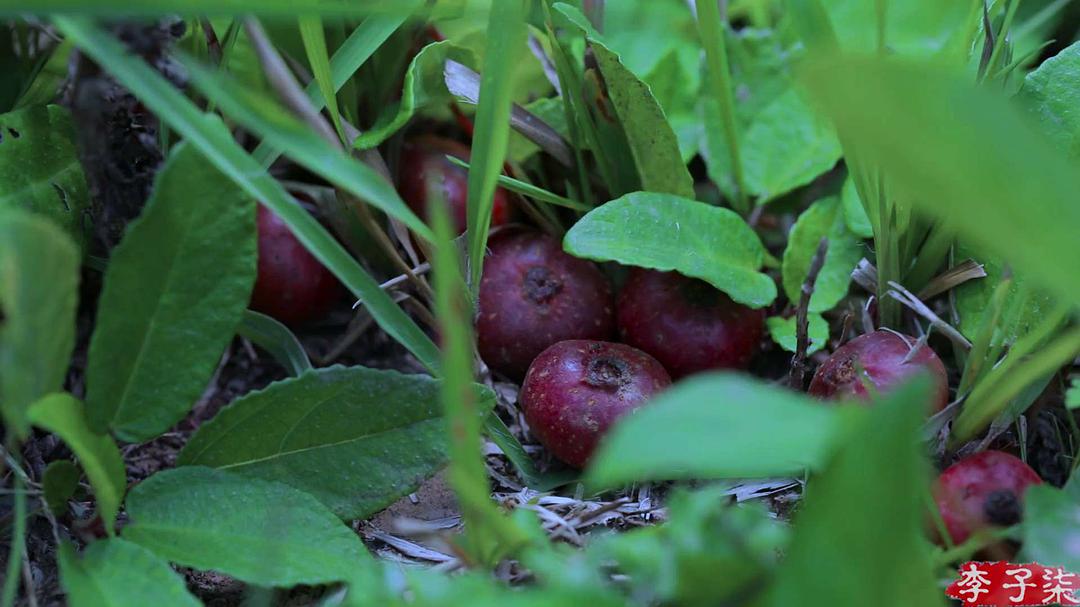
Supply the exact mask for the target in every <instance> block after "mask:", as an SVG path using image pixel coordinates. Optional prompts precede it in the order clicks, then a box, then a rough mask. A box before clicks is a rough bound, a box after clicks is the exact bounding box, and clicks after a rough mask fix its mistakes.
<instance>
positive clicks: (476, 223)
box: [466, 0, 527, 299]
mask: <svg viewBox="0 0 1080 607" xmlns="http://www.w3.org/2000/svg"><path fill="white" fill-rule="evenodd" d="M526 4H527V2H526V0H501V1H500V2H497V3H495V4H493V5H492V7H491V15H490V17H489V19H488V32H487V34H488V39H487V49H486V50H485V52H484V64H483V70H482V71H481V74H480V96H479V99H478V103H477V106H476V129H475V132H474V133H473V138H472V143H473V146H472V155H471V156H470V162H471V163H472V164H471V166H470V167H469V181H468V192H467V201H466V211H467V215H468V222H467V225H468V230H467V233H466V239H467V241H468V252H469V264H468V266H467V267H468V270H467V272H468V282H467V283H466V284H468V285H469V288H470V292H471V294H472V296H473V299H475V298H476V294H477V293H478V291H479V289H480V275H481V273H482V272H483V267H484V256H485V254H486V252H487V240H488V231H489V229H490V227H491V212H492V206H493V205H494V196H495V186H496V181H497V180H498V177H499V174H500V173H501V172H502V166H503V162H504V161H505V160H506V150H507V147H508V145H509V142H510V110H511V107H512V105H513V101H512V98H511V96H512V94H513V90H512V88H511V85H512V84H513V77H512V75H513V73H514V71H515V70H516V69H517V68H518V60H519V58H520V57H521V55H522V52H523V51H524V49H525V41H526V34H527V28H526V25H525V16H526Z"/></svg>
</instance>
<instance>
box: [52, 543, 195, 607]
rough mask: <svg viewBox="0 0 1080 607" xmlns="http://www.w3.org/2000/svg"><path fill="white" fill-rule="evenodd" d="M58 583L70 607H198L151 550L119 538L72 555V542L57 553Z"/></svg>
mask: <svg viewBox="0 0 1080 607" xmlns="http://www.w3.org/2000/svg"><path fill="white" fill-rule="evenodd" d="M57 557H58V558H57V560H58V561H59V564H60V582H61V583H62V584H63V586H64V590H65V591H66V592H67V600H68V604H69V605H71V607H145V606H146V605H159V606H160V607H198V606H199V605H201V604H202V603H200V602H199V601H198V600H197V599H196V598H195V597H193V596H191V594H190V593H188V591H187V587H186V586H185V584H184V578H182V577H180V575H179V574H177V573H176V572H175V571H173V569H172V567H169V564H168V563H166V562H165V561H163V560H161V559H159V558H158V557H156V556H154V554H153V553H152V552H150V551H149V550H147V549H145V548H143V547H141V546H139V545H137V544H133V543H131V542H128V541H125V540H122V539H120V538H112V539H107V540H99V541H96V542H93V543H91V544H90V545H89V546H87V547H86V549H85V550H83V552H82V555H81V557H80V555H78V554H76V553H75V549H74V548H72V546H71V544H68V543H63V544H61V545H60V547H59V549H58V554H57Z"/></svg>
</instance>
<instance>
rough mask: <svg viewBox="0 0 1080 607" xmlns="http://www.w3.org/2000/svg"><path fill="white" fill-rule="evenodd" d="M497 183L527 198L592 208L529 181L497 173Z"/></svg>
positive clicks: (463, 164) (455, 160)
mask: <svg viewBox="0 0 1080 607" xmlns="http://www.w3.org/2000/svg"><path fill="white" fill-rule="evenodd" d="M446 159H447V160H449V161H450V162H451V163H453V164H456V165H458V166H459V167H464V168H466V169H468V168H470V165H469V163H467V162H465V161H464V160H462V159H460V158H455V157H453V156H447V157H446ZM498 183H499V186H501V187H504V188H506V189H508V190H510V191H511V192H514V193H517V194H521V195H522V196H528V197H529V198H534V199H536V200H539V201H540V202H546V203H548V204H553V205H555V206H560V207H566V208H568V209H574V210H575V211H581V212H583V213H587V212H589V211H591V210H592V207H590V206H588V205H586V204H584V203H581V202H578V201H576V200H571V199H569V198H565V197H563V196H559V195H558V194H556V193H554V192H549V191H547V190H545V189H544V188H541V187H537V186H535V185H533V184H531V183H526V182H524V181H521V180H519V179H514V178H513V177H507V176H506V175H499V179H498Z"/></svg>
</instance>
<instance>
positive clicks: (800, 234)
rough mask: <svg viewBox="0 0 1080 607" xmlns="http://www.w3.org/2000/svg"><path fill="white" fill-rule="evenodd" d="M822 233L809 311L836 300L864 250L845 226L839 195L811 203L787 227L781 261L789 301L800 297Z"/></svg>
mask: <svg viewBox="0 0 1080 607" xmlns="http://www.w3.org/2000/svg"><path fill="white" fill-rule="evenodd" d="M823 237H825V238H828V240H829V245H828V249H827V251H826V253H825V263H824V265H823V266H821V272H820V273H818V276H817V280H816V281H815V282H814V293H813V295H811V296H810V308H809V309H810V311H811V312H825V311H827V310H831V309H832V308H833V306H835V305H836V304H838V303H840V300H841V299H843V298H844V297H845V296H846V295H847V292H848V286H849V285H850V284H851V271H852V270H854V269H855V264H857V263H859V260H860V259H862V256H863V255H864V254H866V253H867V251H865V250H864V249H863V247H862V245H861V244H860V242H859V239H858V238H857V237H856V236H855V235H854V234H852V233H851V232H850V231H849V230H848V228H847V223H846V221H845V219H844V212H843V208H842V207H841V204H840V199H839V198H836V197H830V198H824V199H822V200H819V201H817V202H815V203H814V204H812V205H811V206H810V208H809V209H807V210H806V211H804V212H803V214H802V215H799V219H798V220H797V221H796V222H795V226H794V227H792V228H791V233H790V234H789V235H788V245H787V249H785V250H784V261H783V264H782V265H781V273H782V275H783V279H784V281H783V282H784V292H785V293H787V296H788V299H789V300H790V301H791V302H792V303H793V304H798V302H799V300H800V298H801V293H802V285H803V283H804V282H806V275H807V273H808V272H809V271H810V265H811V263H813V259H814V255H815V254H816V253H817V248H818V244H819V243H820V242H821V239H822V238H823Z"/></svg>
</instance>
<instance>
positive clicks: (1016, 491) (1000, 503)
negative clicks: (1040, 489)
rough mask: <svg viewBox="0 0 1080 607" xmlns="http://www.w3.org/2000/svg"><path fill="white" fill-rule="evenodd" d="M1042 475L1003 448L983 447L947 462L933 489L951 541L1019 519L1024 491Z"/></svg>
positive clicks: (956, 542)
mask: <svg viewBox="0 0 1080 607" xmlns="http://www.w3.org/2000/svg"><path fill="white" fill-rule="evenodd" d="M1041 483H1042V479H1040V478H1039V475H1038V474H1036V473H1035V471H1034V470H1032V469H1031V467H1030V466H1028V465H1027V464H1025V463H1024V462H1023V461H1022V460H1021V459H1020V458H1018V457H1016V456H1013V455H1010V454H1008V453H1005V452H1004V451H983V452H981V453H976V454H975V455H971V456H968V457H965V458H964V459H962V460H960V461H958V462H956V463H955V464H953V465H951V466H949V467H948V468H946V469H945V471H944V472H942V473H941V476H940V477H939V478H938V482H937V486H936V487H935V491H934V499H935V501H936V502H937V506H938V511H940V512H941V518H942V520H944V522H945V528H946V529H948V531H949V535H950V536H951V537H952V541H953V543H954V544H960V543H962V542H964V541H965V540H967V539H968V537H969V536H970V535H971V534H972V533H974V532H976V531H978V530H980V529H985V528H987V527H1008V526H1010V525H1015V524H1016V523H1019V522H1020V520H1021V519H1022V518H1023V513H1024V492H1025V491H1026V490H1027V488H1028V487H1030V486H1032V485H1039V484H1041Z"/></svg>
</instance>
